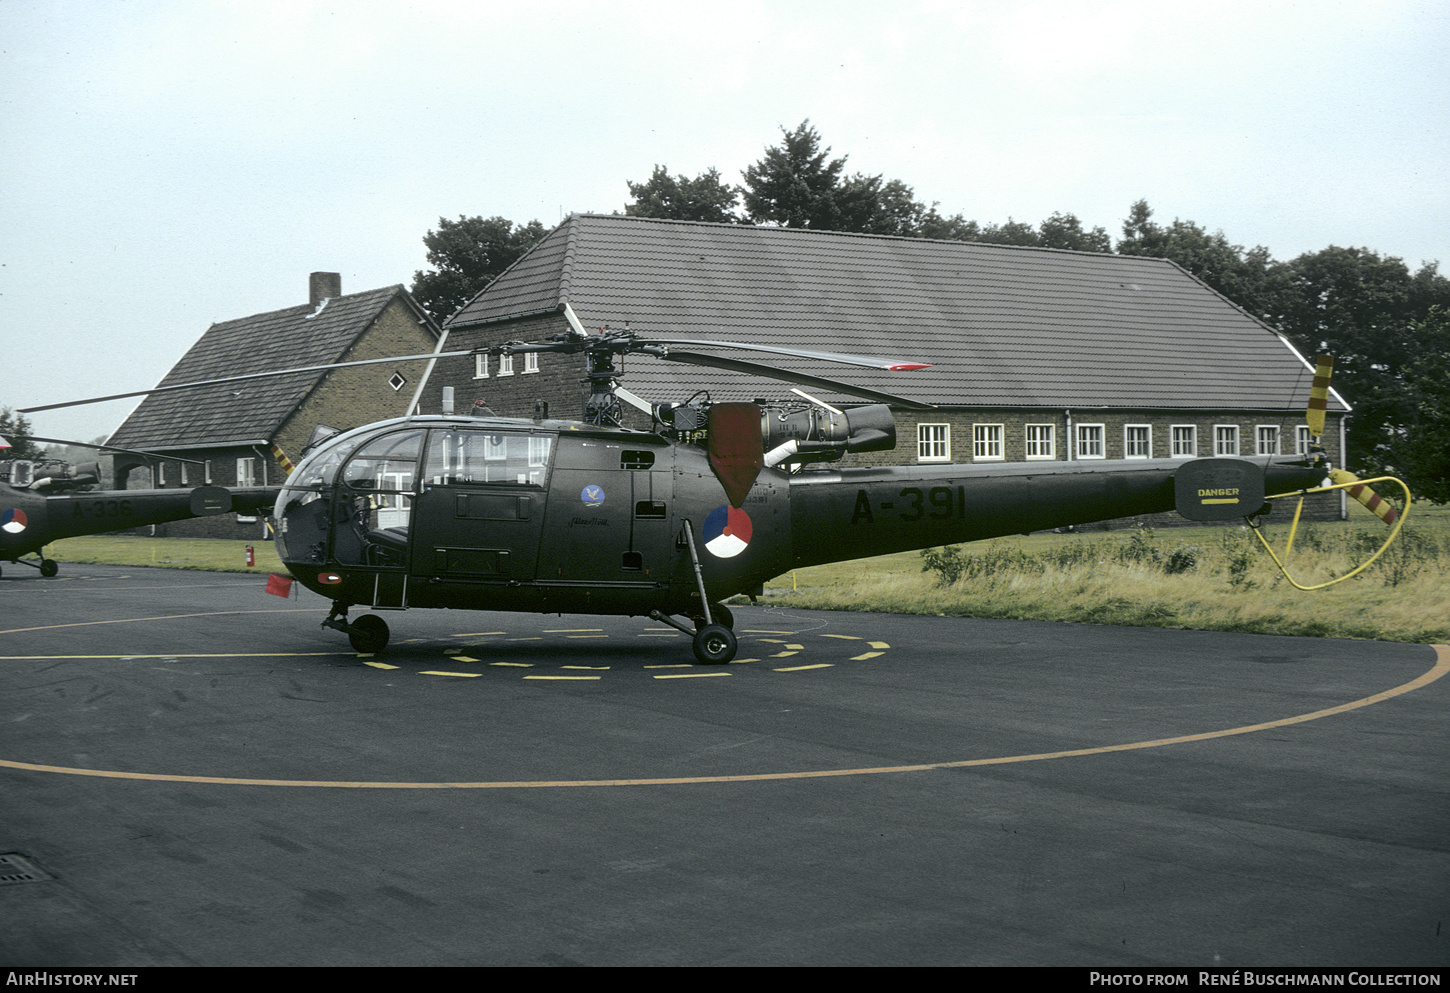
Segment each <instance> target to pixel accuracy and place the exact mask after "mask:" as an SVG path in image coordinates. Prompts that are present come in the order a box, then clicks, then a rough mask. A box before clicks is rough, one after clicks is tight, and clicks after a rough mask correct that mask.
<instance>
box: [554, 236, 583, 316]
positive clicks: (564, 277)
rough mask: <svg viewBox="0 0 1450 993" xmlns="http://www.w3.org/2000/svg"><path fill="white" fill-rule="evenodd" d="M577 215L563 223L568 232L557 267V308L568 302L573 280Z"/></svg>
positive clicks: (576, 241) (577, 239)
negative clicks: (561, 257)
mask: <svg viewBox="0 0 1450 993" xmlns="http://www.w3.org/2000/svg"><path fill="white" fill-rule="evenodd" d="M579 216H580V215H579V214H570V215H569V216H568V217H567V218H566V219H565V221H564V223H565V224H567V225H569V232H568V234H566V235H565V236H564V261H563V262H562V263H561V264H560V266H559V307H560V308H561V309H562V308H563V306H564V305H565V304H566V303H568V302H569V286H570V284H571V283H572V282H573V280H574V249H575V248H577V247H578V245H579V225H578V224H576V223H575V222H574V219H575V218H576V217H579Z"/></svg>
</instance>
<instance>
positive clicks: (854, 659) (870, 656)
mask: <svg viewBox="0 0 1450 993" xmlns="http://www.w3.org/2000/svg"><path fill="white" fill-rule="evenodd" d="M881 654H883V653H881V652H867V653H866V654H865V655H852V656H851V661H852V662H865V661H866V660H867V659H874V658H876V657H877V656H879V655H881Z"/></svg>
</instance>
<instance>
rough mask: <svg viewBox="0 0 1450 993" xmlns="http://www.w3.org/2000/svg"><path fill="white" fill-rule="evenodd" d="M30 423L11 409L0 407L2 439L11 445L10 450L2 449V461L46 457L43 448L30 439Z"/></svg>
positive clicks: (0, 436) (0, 450) (0, 432)
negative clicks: (28, 436)
mask: <svg viewBox="0 0 1450 993" xmlns="http://www.w3.org/2000/svg"><path fill="white" fill-rule="evenodd" d="M28 434H30V421H29V420H28V419H27V418H26V417H25V416H24V415H23V414H17V413H15V412H14V411H12V410H11V409H10V408H9V407H0V438H4V439H5V440H6V441H8V442H9V443H10V447H9V448H0V459H38V458H41V457H42V456H44V455H45V449H43V448H41V447H40V446H39V445H37V444H36V443H35V442H33V441H31V440H30V439H29V438H25V437H21V436H22V435H28Z"/></svg>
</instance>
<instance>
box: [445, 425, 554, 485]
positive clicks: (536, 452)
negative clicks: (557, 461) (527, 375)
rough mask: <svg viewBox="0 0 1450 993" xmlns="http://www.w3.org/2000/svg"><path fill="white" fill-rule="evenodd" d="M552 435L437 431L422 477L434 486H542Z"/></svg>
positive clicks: (546, 470)
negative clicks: (498, 484) (496, 484)
mask: <svg viewBox="0 0 1450 993" xmlns="http://www.w3.org/2000/svg"><path fill="white" fill-rule="evenodd" d="M553 441H554V439H553V436H551V435H537V434H524V433H521V432H511V431H479V430H457V431H434V432H433V439H432V441H431V442H430V443H429V445H428V462H427V466H426V467H425V468H424V470H423V477H424V479H426V480H427V481H428V482H430V483H433V484H434V485H440V486H449V485H454V484H458V483H501V484H506V485H513V486H542V485H544V477H545V475H546V474H547V472H548V469H549V454H550V451H551V449H552V447H553Z"/></svg>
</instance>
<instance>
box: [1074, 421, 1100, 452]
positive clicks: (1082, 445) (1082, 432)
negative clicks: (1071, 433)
mask: <svg viewBox="0 0 1450 993" xmlns="http://www.w3.org/2000/svg"><path fill="white" fill-rule="evenodd" d="M1077 457H1078V458H1080V459H1102V458H1107V456H1106V454H1104V452H1103V426H1102V425H1101V424H1079V425H1078V426H1077Z"/></svg>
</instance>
